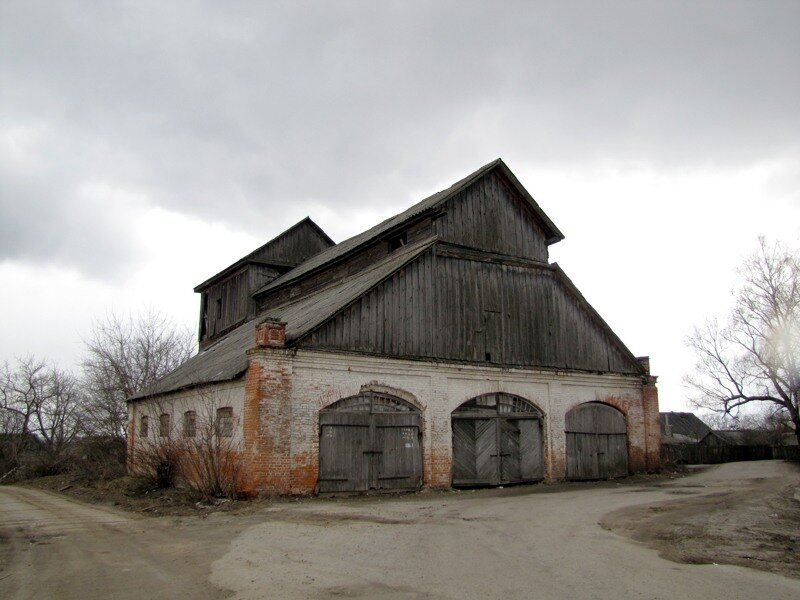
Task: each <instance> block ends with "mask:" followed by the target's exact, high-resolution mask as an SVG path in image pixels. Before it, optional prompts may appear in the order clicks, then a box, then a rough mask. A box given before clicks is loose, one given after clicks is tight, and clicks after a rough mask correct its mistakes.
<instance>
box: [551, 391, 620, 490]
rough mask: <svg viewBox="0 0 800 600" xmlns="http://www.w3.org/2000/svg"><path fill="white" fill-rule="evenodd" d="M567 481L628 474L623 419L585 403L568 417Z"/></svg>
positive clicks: (602, 406) (605, 408) (615, 412)
mask: <svg viewBox="0 0 800 600" xmlns="http://www.w3.org/2000/svg"><path fill="white" fill-rule="evenodd" d="M566 433H567V479H573V480H580V479H609V478H612V477H625V476H626V475H627V474H628V434H627V424H626V422H625V415H623V414H622V413H621V412H620V411H618V410H617V409H616V408H614V407H612V406H608V405H606V404H600V403H597V402H587V403H586V404H581V405H580V406H578V407H576V408H573V409H572V410H571V411H569V412H568V413H567V418H566Z"/></svg>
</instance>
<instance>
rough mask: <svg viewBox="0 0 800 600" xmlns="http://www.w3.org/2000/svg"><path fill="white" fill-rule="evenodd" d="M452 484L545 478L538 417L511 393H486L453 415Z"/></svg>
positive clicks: (529, 404) (479, 483) (498, 483)
mask: <svg viewBox="0 0 800 600" xmlns="http://www.w3.org/2000/svg"><path fill="white" fill-rule="evenodd" d="M452 425H453V485H454V486H478V485H501V484H507V483H522V482H527V481H537V480H539V479H542V478H543V477H544V461H543V452H542V413H541V411H540V410H539V409H537V408H536V407H535V406H534V405H533V404H531V403H530V402H528V401H527V400H524V399H522V398H520V397H518V396H512V395H510V394H485V395H483V396H478V397H477V398H473V399H472V400H469V401H468V402H465V403H464V404H462V405H461V406H459V407H458V408H457V409H456V410H454V411H453V414H452Z"/></svg>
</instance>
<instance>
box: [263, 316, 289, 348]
mask: <svg viewBox="0 0 800 600" xmlns="http://www.w3.org/2000/svg"><path fill="white" fill-rule="evenodd" d="M285 345H286V323H284V322H283V321H281V320H279V319H273V318H271V317H267V318H266V319H264V320H263V321H261V322H260V323H258V324H257V325H256V347H258V348H283V347H284V346H285Z"/></svg>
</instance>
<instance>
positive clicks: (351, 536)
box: [0, 462, 800, 600]
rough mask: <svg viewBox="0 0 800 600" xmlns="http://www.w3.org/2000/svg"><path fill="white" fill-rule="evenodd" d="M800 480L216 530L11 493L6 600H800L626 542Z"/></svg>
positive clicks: (732, 476) (320, 517) (639, 488)
mask: <svg viewBox="0 0 800 600" xmlns="http://www.w3.org/2000/svg"><path fill="white" fill-rule="evenodd" d="M791 467H792V466H791V465H787V464H785V463H779V462H760V463H736V464H731V465H724V466H722V467H719V468H715V469H713V470H711V471H708V472H706V473H702V474H698V475H694V476H691V477H688V478H684V479H680V480H676V481H674V482H671V483H668V484H659V485H658V486H645V485H629V484H628V485H619V484H613V483H612V484H600V485H593V486H585V485H577V486H570V485H563V486H531V487H520V488H512V489H505V490H487V491H480V492H460V493H428V494H417V495H411V496H405V497H393V498H386V497H377V498H375V497H373V498H356V499H350V500H309V501H302V502H282V503H278V504H274V505H272V506H271V507H268V508H265V509H259V510H256V511H251V512H250V513H248V514H239V515H236V514H231V513H225V514H219V513H218V514H215V515H211V516H209V517H208V518H206V519H201V518H198V517H182V518H175V517H172V518H166V517H160V518H141V517H133V516H131V515H130V514H123V513H120V512H117V511H113V510H110V509H102V508H97V507H89V506H86V505H82V504H80V503H76V502H73V501H70V500H66V499H64V498H62V497H59V496H56V495H52V494H47V493H43V492H40V491H38V490H29V489H24V488H14V487H0V535H2V536H3V538H4V540H3V541H2V543H0V553H1V554H0V597H2V598H43V597H48V598H214V597H235V598H242V599H245V598H253V599H255V598H258V599H262V598H275V599H292V598H329V597H349V598H453V599H456V598H504V599H506V598H508V599H511V598H541V599H546V598H614V599H615V600H617V599H618V598H648V599H650V598H670V599H671V600H672V599H674V598H702V599H703V600H713V599H715V598H720V599H725V600H735V599H737V598H792V597H800V579H796V578H787V577H783V576H780V575H775V574H771V573H766V572H762V571H757V570H754V569H748V568H743V567H738V566H727V565H713V564H707V565H696V564H679V563H675V562H670V561H668V560H665V559H664V558H661V557H660V556H659V554H658V551H657V550H656V549H654V548H649V547H646V545H645V543H647V544H650V545H655V546H658V544H662V547H661V549H662V551H663V549H664V548H663V544H664V543H665V542H666V543H668V544H673V542H674V540H675V539H678V538H680V537H681V536H680V535H679V532H678V534H676V533H675V532H674V531H673V534H674V537H672V538H670V539H669V540H664V541H662V542H658V540H653V539H649V540H643V542H645V543H639V542H635V541H632V540H631V539H630V538H629V537H628V535H631V536H635V535H636V531H638V530H639V529H638V527H639V526H640V525H642V526H646V528H649V527H650V526H651V525H650V524H649V523H652V521H648V519H650V517H651V516H652V515H656V516H657V518H658V519H659V521H658V523H657V526H658V527H664V528H668V522H669V519H668V518H667V515H669V514H674V515H676V516H680V514H679V511H678V509H674V510H673V508H669V507H673V506H682V507H684V508H685V510H686V514H689V513H691V514H693V515H695V516H696V517H697V518H702V517H701V515H706V516H707V518H708V519H712V520H713V519H714V518H718V520H719V521H720V522H722V518H723V515H724V513H725V511H724V510H722V509H720V508H719V507H721V506H722V503H721V502H720V498H725V499H726V502H730V503H732V504H735V502H734V500H735V499H736V496H737V495H739V494H743V495H744V496H743V497H746V499H747V502H748V503H750V504H749V506H751V509H752V508H753V507H754V506H758V499H759V498H761V499H765V498H773V497H777V496H779V495H780V492H781V490H784V489H785V488H786V486H788V485H790V484H792V485H797V484H798V483H800V476H799V475H798V472H797V470H796V469H794V470H792V468H791ZM720 494H724V496H720ZM776 494H777V496H776ZM709 501H711V502H709ZM689 505H692V506H694V507H695V508H694V509H689V508H686V507H687V506H689ZM651 507H655V508H653V509H652V510H651ZM626 511H629V512H627V513H626ZM637 511H638V512H637ZM692 511H694V512H692ZM752 514H753V513H752V510H745V511H744V512H742V513H741V514H738V515H737V516H736V517H735V520H739V519H742V518H749V517H746V516H747V515H750V517H752ZM769 514H774V513H769ZM601 522H603V524H604V526H601ZM675 522H677V523H678V527H683V526H684V525H682V524H681V523H683V521H681V519H675ZM643 524H644V525H643ZM796 526H797V524H796V523H795V527H796ZM610 528H614V529H617V530H618V531H620V532H622V533H624V534H625V535H620V533H617V532H615V531H612V530H610ZM729 528H730V529H735V528H736V523H732V524H731V525H730V526H729ZM665 531H666V529H665ZM656 537H657V536H656ZM700 537H702V536H699V537H698V540H699V539H700ZM798 575H800V574H798Z"/></svg>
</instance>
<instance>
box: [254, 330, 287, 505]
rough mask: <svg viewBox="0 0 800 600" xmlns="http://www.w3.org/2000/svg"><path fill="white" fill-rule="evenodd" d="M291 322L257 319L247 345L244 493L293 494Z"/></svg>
mask: <svg viewBox="0 0 800 600" xmlns="http://www.w3.org/2000/svg"><path fill="white" fill-rule="evenodd" d="M285 340H286V323H282V322H280V321H277V320H275V319H266V320H264V321H262V322H261V323H259V324H258V325H256V335H255V346H254V347H253V348H251V349H250V350H248V352H247V356H248V366H247V373H246V374H245V399H244V410H243V415H242V428H243V437H244V453H243V456H244V466H245V473H244V485H243V491H244V492H245V493H248V494H251V495H256V494H267V495H271V494H289V493H291V492H292V481H291V479H292V478H291V466H292V465H291V444H292V440H291V416H292V415H291V408H292V407H291V397H292V363H293V357H294V353H293V351H291V350H287V349H286V348H285V347H284V346H285Z"/></svg>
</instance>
